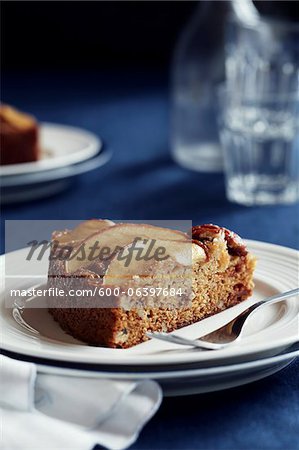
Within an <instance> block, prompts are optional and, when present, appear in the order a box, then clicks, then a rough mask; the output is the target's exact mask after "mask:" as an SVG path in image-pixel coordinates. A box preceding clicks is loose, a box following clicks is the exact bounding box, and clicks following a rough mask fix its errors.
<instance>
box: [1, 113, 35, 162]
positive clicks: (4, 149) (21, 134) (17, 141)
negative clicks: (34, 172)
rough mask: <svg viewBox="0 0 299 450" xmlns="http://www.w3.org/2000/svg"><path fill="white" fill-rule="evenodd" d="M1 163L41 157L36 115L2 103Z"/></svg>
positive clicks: (29, 160)
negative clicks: (33, 115)
mask: <svg viewBox="0 0 299 450" xmlns="http://www.w3.org/2000/svg"><path fill="white" fill-rule="evenodd" d="M0 148H1V165H7V164H20V163H26V162H32V161H37V160H38V159H39V154H40V150H39V143H38V124H37V122H36V120H35V119H34V117H32V116H30V115H28V114H25V113H22V112H20V111H18V110H16V109H14V108H12V107H11V106H8V105H0Z"/></svg>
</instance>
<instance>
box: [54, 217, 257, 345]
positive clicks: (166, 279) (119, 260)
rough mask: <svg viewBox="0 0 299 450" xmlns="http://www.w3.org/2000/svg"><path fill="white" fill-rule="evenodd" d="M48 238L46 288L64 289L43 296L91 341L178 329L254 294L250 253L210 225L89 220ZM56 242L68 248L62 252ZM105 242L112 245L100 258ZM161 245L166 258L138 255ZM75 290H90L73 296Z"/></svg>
mask: <svg viewBox="0 0 299 450" xmlns="http://www.w3.org/2000/svg"><path fill="white" fill-rule="evenodd" d="M52 243H53V247H52V258H50V266H49V277H48V287H52V288H55V287H56V288H60V289H63V290H64V291H65V292H66V295H65V296H64V297H59V298H58V297H53V298H51V299H50V298H49V311H50V313H51V314H52V316H53V317H54V319H55V320H56V321H57V322H58V323H59V325H60V326H61V327H62V328H63V329H64V330H65V331H66V332H67V333H69V334H71V335H72V336H73V337H75V338H77V339H79V340H82V341H84V342H86V343H88V344H90V345H96V346H107V347H112V348H128V347H131V346H133V345H136V344H139V343H141V342H143V341H145V340H147V337H146V332H147V331H166V332H167V331H168V332H170V331H173V330H176V329H178V328H181V327H184V326H186V325H190V324H192V323H194V322H197V321H199V320H201V319H203V318H205V317H208V316H210V315H213V314H216V313H218V312H220V311H223V310H225V309H226V308H229V307H230V306H233V305H236V304H238V303H239V302H241V301H243V300H245V299H247V298H248V297H250V296H251V294H252V289H253V280H252V278H253V271H254V267H255V258H254V257H253V256H252V255H251V254H250V253H248V251H247V249H246V246H245V244H244V242H243V241H242V240H241V238H240V237H239V236H238V235H236V234H235V233H233V232H231V231H229V230H227V229H225V228H222V227H219V226H216V225H211V224H206V225H200V226H195V227H193V228H192V233H191V232H190V235H188V234H186V233H183V232H181V231H176V230H171V229H168V228H160V227H155V226H152V225H146V224H125V223H122V224H114V223H113V222H111V221H108V220H90V221H86V222H84V223H82V224H80V225H79V226H78V227H76V228H75V229H74V230H72V231H58V232H54V233H53V241H52ZM61 248H64V249H65V248H67V249H69V252H67V253H68V256H67V257H65V254H64V256H62V257H61V255H62V253H61ZM103 248H109V249H110V254H109V255H108V256H107V254H108V253H107V252H106V256H105V258H104V257H100V256H101V255H102V256H103V253H101V251H102V252H103ZM163 248H164V249H165V255H166V257H164V258H163V256H162V257H160V258H159V257H157V258H156V257H155V258H153V257H150V258H148V259H146V258H143V256H144V255H146V254H147V255H150V253H149V250H151V252H152V253H151V255H153V254H154V255H157V254H158V253H159V252H158V253H157V251H158V250H159V249H160V253H161V254H162V252H161V249H163ZM87 249H93V254H92V256H93V257H92V258H89V257H87V256H86V253H87ZM95 249H97V250H96V251H95ZM138 250H139V253H138ZM59 252H60V253H59ZM96 252H98V254H97V253H96ZM104 253H105V252H104ZM137 255H139V256H137ZM140 255H141V256H142V257H140ZM128 258H130V261H129V264H127V262H128ZM91 259H92V260H91ZM78 290H82V291H83V290H90V291H92V292H93V293H95V295H93V296H92V297H89V296H87V297H84V296H81V295H78V296H76V295H73V293H74V292H76V291H78ZM70 292H72V295H69V293H70Z"/></svg>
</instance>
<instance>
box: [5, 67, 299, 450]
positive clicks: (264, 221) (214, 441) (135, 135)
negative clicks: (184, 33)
mask: <svg viewBox="0 0 299 450" xmlns="http://www.w3.org/2000/svg"><path fill="white" fill-rule="evenodd" d="M3 83H4V86H5V90H4V100H5V101H7V102H9V103H12V104H15V105H17V106H18V107H20V108H21V109H24V110H26V111H30V112H32V113H33V114H35V115H36V116H37V117H38V118H39V119H40V120H41V121H50V122H57V123H64V124H70V125H74V126H80V127H84V128H86V129H88V130H90V131H93V132H94V133H96V134H98V135H99V136H101V137H102V138H103V140H104V141H105V143H106V145H107V147H109V148H111V149H112V150H113V151H114V156H113V159H112V160H111V161H110V162H109V163H108V164H107V165H106V166H105V167H103V168H100V169H98V170H95V171H94V172H90V173H88V174H85V175H82V176H80V177H79V178H78V180H77V181H76V182H75V183H74V184H73V185H72V186H71V187H70V188H69V189H68V190H67V191H65V192H63V193H61V194H59V195H56V196H54V197H51V198H48V199H44V200H38V201H34V202H31V203H23V204H18V205H13V206H6V207H4V208H3V211H2V212H3V218H5V219H87V218H90V217H100V218H103V217H108V218H111V219H113V218H115V219H124V220H125V219H143V220H146V219H192V220H193V221H194V223H204V222H214V223H217V224H220V225H224V226H226V227H228V228H232V229H233V230H235V231H237V232H238V233H239V234H241V236H243V237H246V238H250V239H258V240H262V241H267V242H272V243H276V244H281V245H286V246H289V247H297V248H298V236H299V230H298V228H299V227H298V219H299V215H298V206H275V207H263V208H259V207H254V208H247V207H242V206H238V205H234V204H232V203H229V202H228V201H227V200H226V198H225V194H224V181H223V176H222V175H207V174H201V173H192V172H190V171H187V170H184V169H182V168H180V167H178V166H177V165H175V164H174V162H173V161H172V159H171V157H170V150H169V143H168V133H169V127H168V121H169V102H168V88H167V77H166V76H163V75H160V74H157V73H156V72H154V71H153V72H149V71H146V72H144V71H137V70H135V71H131V72H121V73H117V72H114V73H113V74H112V73H104V72H103V71H102V72H101V73H96V72H93V73H89V74H86V73H85V74H83V73H81V74H80V73H78V72H77V73H76V74H74V73H70V72H69V73H68V72H60V73H55V72H53V73H52V74H49V73H47V75H45V74H43V73H36V72H35V74H34V75H30V74H27V75H26V74H20V73H18V74H15V75H12V74H10V75H7V76H5V77H4V79H3ZM298 368H299V364H298V363H296V364H292V365H291V366H290V367H289V368H287V369H284V370H283V371H282V372H280V373H278V374H276V375H274V376H271V377H270V378H268V379H266V380H262V381H259V382H256V383H253V384H251V385H247V386H244V387H240V388H235V389H231V390H228V391H223V392H218V393H211V394H205V395H198V396H192V397H185V398H171V399H165V400H164V401H163V405H162V407H161V408H160V410H159V411H158V413H157V414H156V416H155V417H154V418H153V419H152V420H151V421H150V423H149V424H148V425H147V426H146V427H145V429H144V430H143V431H142V433H141V436H140V438H139V440H138V441H137V443H136V444H134V445H133V448H134V449H161V450H162V449H172V450H173V449H177V450H180V449H184V450H189V449H202V450H207V449H211V450H214V449H215V450H216V449H233V450H237V449H249V450H251V449H271V450H272V449H281V450H294V449H297V448H299V443H298V426H299V406H298V405H299V392H298V386H299V375H298Z"/></svg>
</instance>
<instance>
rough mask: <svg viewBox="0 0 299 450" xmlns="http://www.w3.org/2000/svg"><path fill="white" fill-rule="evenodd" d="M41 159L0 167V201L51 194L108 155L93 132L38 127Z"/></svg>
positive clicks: (105, 159) (61, 126) (98, 165)
mask: <svg viewBox="0 0 299 450" xmlns="http://www.w3.org/2000/svg"><path fill="white" fill-rule="evenodd" d="M40 146H41V158H40V160H39V161H36V162H29V163H23V164H10V165H5V166H0V182H1V189H2V201H3V202H5V203H10V202H14V201H21V200H31V199H33V198H38V197H43V196H45V195H50V194H54V193H56V192H59V191H61V190H62V189H64V188H65V187H67V186H68V183H69V181H70V179H71V178H72V177H74V176H76V175H79V174H80V173H84V172H88V171H90V170H93V169H96V168H98V167H100V166H102V165H104V164H105V163H106V162H107V161H108V160H109V159H110V156H111V155H110V153H109V152H107V151H104V150H103V145H102V141H101V140H100V139H99V138H98V137H97V136H95V135H94V134H93V133H90V132H88V131H85V130H82V129H80V128H74V127H69V126H64V125H55V124H50V123H44V124H41V125H40Z"/></svg>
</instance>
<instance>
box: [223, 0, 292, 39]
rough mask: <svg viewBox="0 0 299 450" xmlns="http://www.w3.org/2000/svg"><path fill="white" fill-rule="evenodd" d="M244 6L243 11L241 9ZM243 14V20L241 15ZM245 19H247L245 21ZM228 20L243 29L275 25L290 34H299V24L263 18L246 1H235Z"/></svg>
mask: <svg viewBox="0 0 299 450" xmlns="http://www.w3.org/2000/svg"><path fill="white" fill-rule="evenodd" d="M240 5H242V7H241V8H242V11H241V9H240ZM241 12H242V18H241V14H240V13H241ZM244 17H246V18H245V19H244ZM228 20H229V21H231V22H232V23H236V24H237V25H239V26H240V27H241V28H244V29H248V30H254V29H256V28H257V27H259V26H261V25H263V24H264V25H275V26H277V27H279V28H281V29H284V30H286V31H290V32H294V31H295V32H299V22H292V21H288V20H283V19H279V18H276V17H266V16H263V17H262V16H261V15H260V14H259V12H258V10H257V9H256V8H255V6H254V5H253V4H250V5H247V4H246V0H241V1H240V0H233V1H232V9H231V11H230V14H229V15H228Z"/></svg>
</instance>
